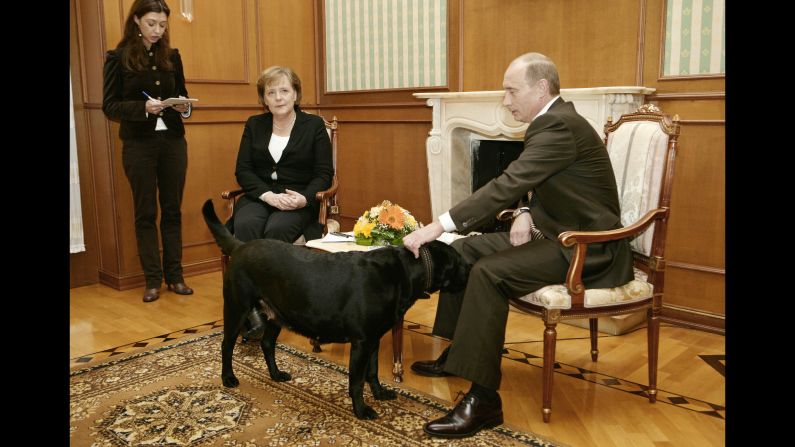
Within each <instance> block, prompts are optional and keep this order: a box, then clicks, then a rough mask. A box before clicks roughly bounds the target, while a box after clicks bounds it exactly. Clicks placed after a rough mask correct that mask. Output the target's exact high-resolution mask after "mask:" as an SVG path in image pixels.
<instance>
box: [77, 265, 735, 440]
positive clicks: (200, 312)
mask: <svg viewBox="0 0 795 447" xmlns="http://www.w3.org/2000/svg"><path fill="white" fill-rule="evenodd" d="M187 283H188V284H189V285H190V286H191V287H193V289H194V290H195V291H196V293H195V294H194V295H191V296H180V295H176V294H174V293H172V292H168V291H166V290H165V289H163V291H162V294H161V298H160V299H159V300H158V301H155V302H153V303H143V302H142V301H141V294H142V293H143V291H142V289H132V290H127V291H117V290H114V289H112V288H109V287H106V286H102V285H99V284H95V285H91V286H86V287H80V288H75V289H71V293H70V311H71V313H70V332H71V334H70V335H71V336H70V359H71V360H70V362H71V363H72V364H73V365H74V364H79V363H85V362H93V361H100V360H102V359H103V358H107V357H108V356H112V355H115V354H116V353H123V352H129V351H132V350H136V349H144V348H146V347H149V346H152V345H154V344H158V343H163V342H167V341H169V340H170V339H173V338H178V337H182V336H190V335H192V334H194V333H199V332H203V331H208V330H212V329H214V328H217V327H219V326H221V325H222V324H223V321H222V307H223V303H222V299H221V274H220V272H215V273H208V274H204V275H199V276H193V277H190V278H187ZM436 302H437V297H435V296H434V297H432V298H431V299H430V300H420V301H418V302H417V304H416V305H415V306H414V307H412V308H411V309H410V310H409V312H408V313H407V314H406V318H405V320H406V323H405V326H404V328H405V329H406V330H405V331H404V334H405V335H404V366H405V370H406V372H405V374H404V382H403V383H402V385H403V386H406V387H409V388H413V389H415V390H418V391H421V392H424V393H428V394H432V395H435V396H437V397H439V398H442V399H446V400H448V401H450V402H452V401H453V399H454V398H455V396H456V394H457V393H458V391H464V392H465V391H466V390H468V389H469V382H467V381H466V380H464V379H460V378H456V377H450V378H427V377H420V376H416V375H414V374H413V373H412V372H411V371H410V369H409V365H410V364H411V363H412V362H414V361H415V360H425V359H431V358H435V357H436V356H437V355H438V354H439V353H440V352H441V351H442V350H443V349H444V347H445V346H447V341H446V340H444V339H440V338H437V337H434V336H433V335H431V334H430V330H431V326H432V325H433V319H434V315H435V312H436ZM542 335H543V324H542V323H541V321H540V320H539V319H537V318H535V317H531V316H527V315H522V314H519V313H516V312H511V314H510V316H509V320H508V327H507V329H506V352H505V353H504V356H503V357H504V358H503V362H502V370H503V380H502V385H501V387H500V390H499V391H500V394H501V396H502V399H503V410H504V412H505V422H506V424H509V425H511V426H513V427H515V428H517V429H519V430H527V431H531V432H534V433H537V434H539V435H542V436H545V437H548V438H551V439H553V440H556V441H558V442H560V443H563V444H568V445H571V446H600V447H601V446H630V445H631V446H719V445H724V444H725V429H726V423H725V419H724V417H725V403H726V402H725V394H726V393H725V379H724V370H725V338H724V337H723V336H720V335H716V334H711V333H706V332H701V331H696V330H693V329H687V328H681V327H677V326H673V325H670V324H663V325H662V328H661V331H660V336H661V340H660V358H659V372H658V387H659V389H660V394H659V398H658V402H657V403H656V404H650V403H649V402H648V400H647V399H646V398H645V397H643V396H641V395H639V394H636V392H639V390H641V389H642V386H643V385H645V384H646V382H647V368H646V331H645V329H639V330H635V331H634V332H631V333H628V334H624V335H621V336H612V335H602V336H601V337H600V339H599V361H598V362H592V361H591V359H590V355H589V351H590V345H589V341H588V331H587V330H585V329H581V328H578V327H574V326H569V325H565V324H561V325H559V326H558V343H557V356H556V360H557V361H558V363H559V366H560V368H558V369H556V374H555V376H554V390H553V401H552V408H553V412H552V420H551V422H550V423H548V424H545V423H544V422H543V420H542V418H541V410H540V409H541V367H540V365H541V359H540V357H541V353H542V348H543V346H542V342H541V340H542ZM279 341H280V342H282V343H285V344H288V345H291V346H295V347H297V348H299V349H302V350H305V351H309V350H310V349H311V346H310V345H309V342H308V341H307V339H306V338H304V337H302V336H299V335H296V334H293V333H290V332H288V331H283V332H282V334H281V335H280V337H279ZM381 343H382V345H381V353H380V364H379V368H380V371H381V377H382V380H383V381H391V380H392V376H391V373H390V371H391V335H390V334H387V335H386V336H384V338H383V339H382V341H381ZM348 353H349V346H348V345H342V344H330V345H324V346H323V352H322V353H320V354H318V355H319V356H321V357H323V358H325V359H327V360H330V361H333V362H336V363H340V364H343V365H346V366H347V359H348ZM219 357H220V352H219Z"/></svg>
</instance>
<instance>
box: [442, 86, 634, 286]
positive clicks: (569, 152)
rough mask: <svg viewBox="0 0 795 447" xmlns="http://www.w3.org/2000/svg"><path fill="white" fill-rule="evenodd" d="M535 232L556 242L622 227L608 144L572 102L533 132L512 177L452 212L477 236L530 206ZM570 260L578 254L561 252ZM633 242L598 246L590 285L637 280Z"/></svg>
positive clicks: (558, 104)
mask: <svg viewBox="0 0 795 447" xmlns="http://www.w3.org/2000/svg"><path fill="white" fill-rule="evenodd" d="M529 191H535V192H534V194H533V200H532V202H531V203H530V204H529V207H530V214H531V215H532V216H533V221H534V222H535V224H536V227H538V229H539V230H540V231H541V232H542V233H543V234H544V236H545V237H546V238H548V239H552V240H556V239H557V237H558V234H560V233H561V232H563V231H567V230H583V231H600V230H610V229H615V228H620V227H621V218H620V214H621V213H620V206H619V202H618V192H617V189H616V180H615V175H614V174H613V168H612V166H611V164H610V159H609V157H608V155H607V150H606V148H605V145H604V143H603V142H602V140H601V139H600V138H599V135H598V134H597V133H596V131H595V130H594V129H593V127H591V125H590V124H588V122H587V121H586V120H585V118H583V117H582V116H580V115H579V114H577V112H576V110H575V109H574V105H573V104H572V103H569V102H566V101H564V100H563V99H560V98H559V99H557V100H556V101H555V102H554V103H553V104H552V106H551V107H550V108H549V110H548V111H547V112H546V113H545V114H543V115H541V116H539V117H537V118H536V119H535V120H533V122H532V123H531V124H530V126H529V127H528V128H527V131H526V132H525V137H524V150H523V151H522V153H521V154H520V155H519V158H518V159H516V160H515V161H513V162H512V163H511V164H510V165H508V167H507V168H506V169H505V171H504V172H503V173H502V174H501V175H500V176H498V177H497V178H495V179H493V180H492V181H491V182H489V183H487V184H486V185H484V186H483V187H481V188H480V189H478V190H477V191H475V192H474V193H473V194H472V196H470V197H469V198H467V199H466V200H464V201H462V202H461V203H459V204H458V205H456V206H455V207H453V208H452V209H451V210H450V217H451V218H452V219H453V222H454V223H455V224H456V227H457V228H458V229H460V230H462V231H464V232H469V231H472V229H474V228H477V227H479V226H480V225H482V224H483V223H485V222H486V221H487V220H489V219H491V218H493V217H494V215H495V214H496V213H497V212H498V211H500V210H502V209H505V208H507V207H510V206H512V205H514V204H515V203H516V202H517V201H521V200H524V201H526V200H527V193H528V192H529ZM561 251H562V252H563V255H564V256H565V257H566V259H567V260H570V259H571V256H572V251H573V249H571V248H564V247H563V246H561ZM632 276H633V275H632V252H631V250H630V248H629V242H628V241H627V240H621V241H616V242H608V243H602V244H591V245H590V246H589V248H588V251H587V254H586V258H585V267H584V271H583V282H584V283H585V285H586V287H614V286H618V285H621V284H624V283H626V282H628V281H630V280H631V279H632Z"/></svg>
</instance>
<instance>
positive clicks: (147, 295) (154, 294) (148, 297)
mask: <svg viewBox="0 0 795 447" xmlns="http://www.w3.org/2000/svg"><path fill="white" fill-rule="evenodd" d="M158 298H160V289H159V288H157V287H155V288H154V289H146V290H144V303H151V302H152V301H155V300H156V299H158Z"/></svg>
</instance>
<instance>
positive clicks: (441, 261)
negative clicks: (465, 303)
mask: <svg viewBox="0 0 795 447" xmlns="http://www.w3.org/2000/svg"><path fill="white" fill-rule="evenodd" d="M434 242H436V244H435V246H436V247H437V248H436V249H435V250H434V252H435V254H438V256H434V271H435V272H437V273H435V274H434V276H436V278H438V281H439V282H438V283H437V284H438V285H439V290H444V291H449V292H458V291H460V290H463V289H464V288H466V285H467V280H468V279H469V271H470V270H471V268H472V266H471V265H470V264H469V263H468V262H466V260H464V258H463V257H462V256H461V254H460V253H458V251H456V249H454V248H453V247H451V246H449V245H447V244H445V243H444V242H438V241H434ZM437 275H438V276H437Z"/></svg>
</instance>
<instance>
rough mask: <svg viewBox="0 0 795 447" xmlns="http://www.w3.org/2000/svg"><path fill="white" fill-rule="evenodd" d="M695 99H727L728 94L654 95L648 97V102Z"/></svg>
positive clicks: (689, 93)
mask: <svg viewBox="0 0 795 447" xmlns="http://www.w3.org/2000/svg"><path fill="white" fill-rule="evenodd" d="M681 99H686V100H693V99H726V92H684V93H652V94H651V95H649V96H647V97H646V100H648V101H669V100H681Z"/></svg>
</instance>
